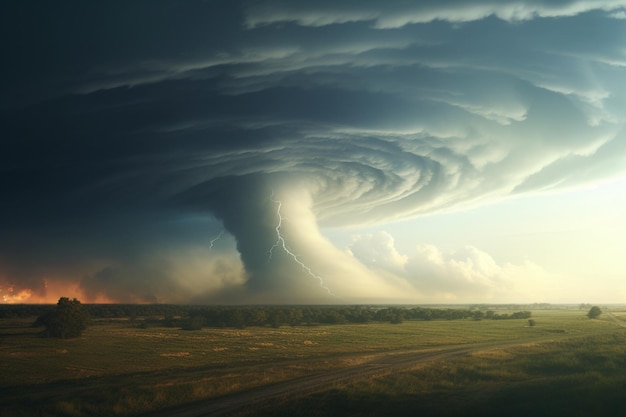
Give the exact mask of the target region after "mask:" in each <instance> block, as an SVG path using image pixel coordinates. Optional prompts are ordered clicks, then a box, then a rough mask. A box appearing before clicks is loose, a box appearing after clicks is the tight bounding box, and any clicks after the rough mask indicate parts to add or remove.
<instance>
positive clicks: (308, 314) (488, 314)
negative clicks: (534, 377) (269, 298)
mask: <svg viewBox="0 0 626 417" xmlns="http://www.w3.org/2000/svg"><path fill="white" fill-rule="evenodd" d="M84 307H85V308H86V310H87V311H88V313H89V316H90V317H91V318H93V319H122V318H128V319H130V322H131V324H133V325H136V326H154V325H160V326H170V327H181V328H185V329H199V328H202V327H236V328H243V327H247V326H272V327H279V326H283V325H290V326H301V325H316V324H341V323H371V322H389V323H394V324H397V323H402V322H403V321H405V320H423V321H428V320H463V319H471V320H507V319H528V318H530V317H531V312H530V311H517V312H513V313H496V312H495V311H494V310H486V309H484V308H432V307H409V306H403V307H398V306H194V305H172V304H146V305H142V304H138V305H136V304H85V305H84ZM53 308H54V306H49V305H18V306H6V305H5V306H0V318H10V317H32V316H41V315H42V314H45V313H46V312H48V311H50V310H51V309H53ZM504 308H506V307H505V306H498V309H499V310H502V309H504Z"/></svg>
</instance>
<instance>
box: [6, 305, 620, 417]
mask: <svg viewBox="0 0 626 417" xmlns="http://www.w3.org/2000/svg"><path fill="white" fill-rule="evenodd" d="M611 313H612V314H608V313H607V314H604V315H603V316H601V317H600V318H599V319H597V320H590V319H588V318H587V317H586V316H585V311H581V310H579V309H563V308H561V309H550V310H534V311H533V312H532V317H533V320H535V322H536V325H535V326H532V327H531V326H529V325H528V321H527V320H472V319H458V320H428V321H424V320H406V321H404V322H402V323H400V324H390V323H387V322H371V323H367V324H353V323H348V324H334V325H329V324H310V325H299V326H284V325H283V326H280V327H277V328H274V327H271V326H256V327H246V328H227V327H225V328H215V327H205V328H202V329H201V330H194V331H189V330H182V329H181V328H180V327H164V326H156V325H154V326H152V325H151V326H149V327H147V328H141V327H138V326H133V325H131V323H130V320H129V319H128V318H119V319H114V320H113V319H109V320H93V322H92V324H91V326H90V327H88V329H87V330H86V331H85V333H84V334H83V335H82V336H81V337H80V338H76V339H67V340H63V339H53V338H42V337H40V336H39V335H38V332H39V330H40V329H36V328H32V327H30V323H32V321H33V320H32V319H26V318H12V319H3V320H2V321H1V322H0V367H1V368H0V371H1V372H0V375H1V376H0V390H1V392H2V394H0V411H2V413H1V414H2V415H3V416H5V415H6V416H35V415H37V416H48V415H50V416H52V415H66V416H87V415H89V416H91V415H102V416H105V415H107V416H108V415H120V416H125V415H139V414H145V413H148V414H150V413H157V414H158V412H159V410H163V409H168V410H176V409H177V407H181V406H184V405H186V404H199V406H198V407H199V408H198V409H199V410H201V407H202V404H210V403H211V402H216V401H220V400H221V399H223V398H230V397H229V396H231V397H232V396H236V395H245V393H247V392H254V390H255V389H256V390H258V389H259V387H269V386H280V385H279V384H280V383H281V382H285V381H294V380H296V381H300V380H306V378H311V376H317V375H324V374H331V373H333V375H342V373H345V372H353V371H354V370H356V369H365V368H366V367H368V366H369V367H370V368H372V369H373V366H374V365H377V364H378V365H380V366H381V367H380V372H378V373H372V372H369V373H367V372H365V373H362V374H359V373H358V372H355V373H354V377H351V378H343V379H341V378H336V379H335V381H336V382H334V383H332V384H330V385H325V386H324V387H322V388H320V387H319V386H318V387H315V389H311V390H310V392H301V393H298V392H292V391H290V392H289V393H288V394H286V393H285V394H280V392H278V394H280V395H275V396H274V397H273V398H272V401H271V402H267V401H265V402H263V401H261V402H259V404H257V405H255V407H254V415H268V416H274V415H291V416H293V415H320V416H321V415H346V414H350V415H394V413H396V414H395V415H404V414H405V413H407V412H409V411H410V412H422V413H426V414H427V413H432V414H437V415H462V414H455V413H460V411H459V410H461V409H464V410H465V411H467V407H474V408H475V409H476V410H480V412H481V413H482V414H483V415H487V414H488V413H489V412H493V413H494V415H495V414H497V413H500V415H502V412H503V410H506V409H507V407H511V405H512V404H517V405H519V407H517V408H516V409H519V410H522V411H524V413H528V412H534V413H535V414H536V413H537V410H535V409H533V408H532V407H533V406H534V407H543V408H541V409H543V410H550V407H551V406H552V405H551V404H552V403H549V402H548V400H549V398H544V396H545V395H547V394H546V393H550V392H555V393H557V394H558V395H557V396H555V397H554V398H563V396H564V395H565V396H567V395H568V393H574V394H575V395H576V397H575V398H574V399H575V401H574V402H573V403H572V404H576V406H577V407H576V410H578V411H579V412H582V411H584V410H585V407H587V408H589V407H591V406H592V405H594V404H595V406H596V407H599V406H600V405H598V404H597V403H596V402H595V401H593V399H594V398H603V399H604V400H603V402H601V403H600V404H603V405H602V406H604V407H609V406H610V405H611V404H612V402H611V399H612V397H611V395H612V394H613V393H616V392H621V391H619V390H617V389H616V387H623V386H624V384H625V383H626V378H624V377H622V375H623V374H624V371H625V370H626V357H625V356H624V354H625V348H626V333H625V329H624V328H623V327H621V324H623V321H622V319H623V318H624V317H626V316H624V312H623V310H620V309H617V308H613V309H612V310H611ZM450 349H464V350H463V351H462V353H463V354H462V355H458V354H457V355H454V356H450V357H444V356H441V357H438V358H435V359H433V358H431V359H428V360H427V361H426V360H419V358H420V357H422V356H420V355H423V354H424V353H425V352H443V351H446V350H450ZM407 355H415V356H414V357H415V358H416V359H415V361H414V362H415V363H414V365H411V363H413V362H411V361H409V360H408V359H407V360H406V362H401V361H400V359H401V358H409V356H407ZM394 360H395V361H396V362H398V363H401V364H402V367H401V369H399V367H395V368H394V367H387V368H384V367H383V364H386V363H393V361H394ZM402 360H405V359H402ZM359 375H361V376H359ZM309 385H311V384H309ZM313 385H314V384H313ZM311 386H312V385H311ZM516 393H523V394H524V395H523V397H522V398H518V397H519V395H521V394H519V395H518V394H516ZM242 398H244V397H242ZM550 398H552V397H550ZM522 400H523V401H522ZM577 401H578V402H580V401H583V403H582V405H581V404H579V403H578V402H577ZM585 401H586V402H585ZM388 404H394V406H393V407H389V406H388ZM555 404H556V403H555ZM487 405H488V407H487ZM560 406H563V404H560ZM489 407H491V408H489ZM565 409H567V407H566V408H565ZM341 410H342V411H341ZM490 410H491V411H490ZM234 411H236V412H237V413H240V414H241V415H246V413H248V414H249V411H250V410H249V409H248V410H246V409H238V410H234ZM522 411H520V413H521V414H520V415H527V414H524V413H522ZM552 411H553V410H552ZM570 411H572V410H571V409H570ZM171 412H173V411H171ZM446 413H447V414H446ZM163 415H166V414H163ZM465 415H467V414H465ZM507 415H513V414H511V413H509V414H507ZM546 415H550V414H546ZM551 415H555V414H554V413H552V414H551ZM572 415H576V414H575V413H574V414H572ZM579 415H586V414H579Z"/></svg>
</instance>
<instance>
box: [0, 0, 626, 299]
mask: <svg viewBox="0 0 626 417" xmlns="http://www.w3.org/2000/svg"><path fill="white" fill-rule="evenodd" d="M0 16H1V17H0V19H1V23H2V24H1V27H2V35H3V36H2V40H1V41H0V44H1V45H2V55H3V62H4V63H5V64H4V66H3V70H2V72H3V77H0V78H1V79H0V83H1V88H2V90H1V91H2V95H1V96H0V189H1V190H2V197H1V199H0V302H4V303H40V302H56V300H57V299H58V298H59V297H60V296H70V297H77V298H79V299H81V300H82V301H83V302H123V303H150V302H160V303H219V304H233V303H236V304H252V303H292V304H296V303H323V304H330V303H346V304H353V303H532V302H549V303H582V302H592V303H624V302H626V215H624V213H626V46H625V45H626V0H595V1H590V0H578V1H574V0H560V1H539V0H534V1H516V0H508V1H488V0H480V1H478V0H476V1H440V0H437V1H434V0H433V1H418V2H417V1H416V2H405V1H386V2H380V1H373V0H372V1H370V0H359V1H347V0H345V1H337V0H333V1H330V0H329V1H326V0H317V1H310V0H289V1H287V0H284V1H280V0H258V1H225V0H208V1H192V0H190V1H175V0H155V1H151V2H141V1H107V2H97V3H96V2H83V1H69V0H68V1H62V2H47V1H36V0H24V1H7V2H2V5H0Z"/></svg>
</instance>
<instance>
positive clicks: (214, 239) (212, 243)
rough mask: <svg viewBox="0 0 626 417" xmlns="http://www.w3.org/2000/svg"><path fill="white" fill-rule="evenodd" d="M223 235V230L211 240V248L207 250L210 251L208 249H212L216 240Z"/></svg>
mask: <svg viewBox="0 0 626 417" xmlns="http://www.w3.org/2000/svg"><path fill="white" fill-rule="evenodd" d="M223 234H224V230H222V231H221V232H220V234H219V235H217V237H215V238H213V239H211V246H209V250H210V249H213V245H214V244H215V242H217V241H218V240H220V238H221V237H222V235H223Z"/></svg>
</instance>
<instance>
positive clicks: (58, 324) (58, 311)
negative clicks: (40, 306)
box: [35, 297, 89, 339]
mask: <svg viewBox="0 0 626 417" xmlns="http://www.w3.org/2000/svg"><path fill="white" fill-rule="evenodd" d="M88 321H89V314H88V313H87V311H86V310H85V308H84V306H83V305H82V304H81V303H80V301H78V300H77V299H76V298H74V299H72V300H70V299H69V298H67V297H61V298H59V302H58V303H57V306H56V308H55V309H54V310H51V311H49V312H47V313H45V314H43V315H41V316H39V317H38V318H37V321H35V326H45V328H46V330H45V334H47V335H48V336H50V337H60V338H61V339H67V338H73V337H78V336H80V335H81V334H82V333H83V331H84V330H85V329H86V328H87V322H88Z"/></svg>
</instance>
